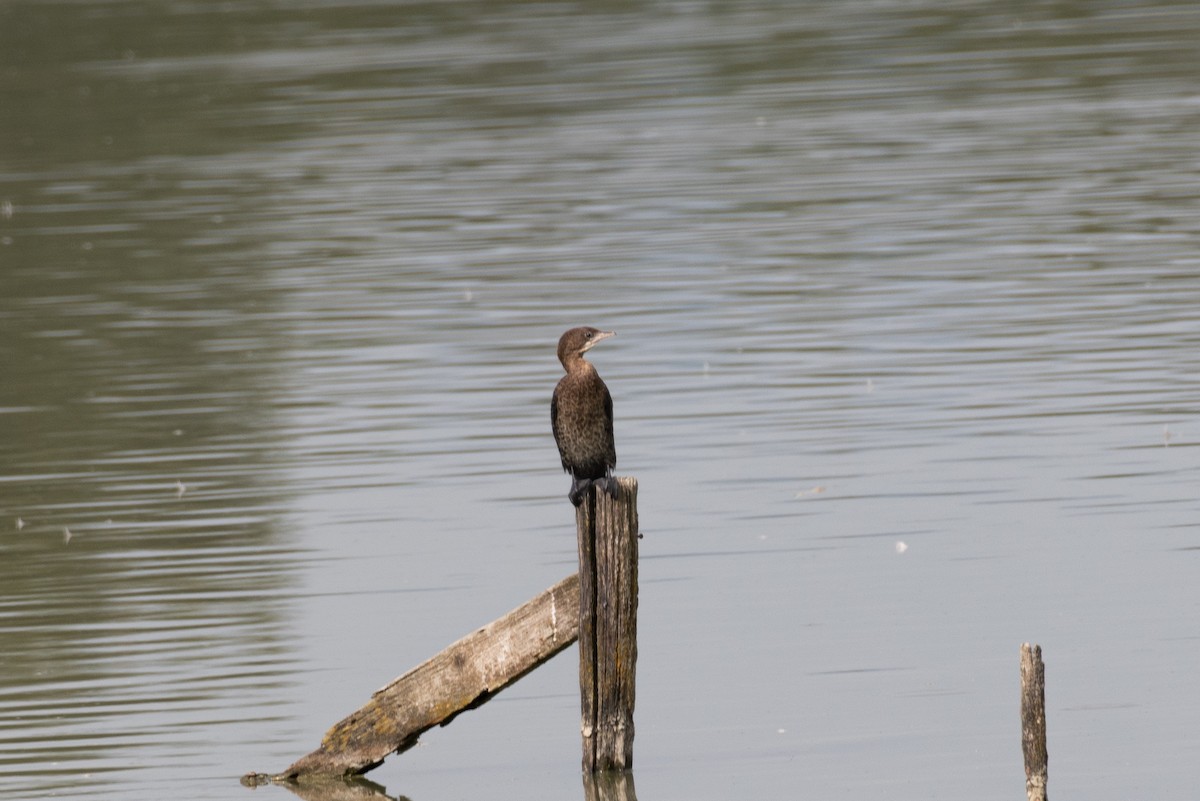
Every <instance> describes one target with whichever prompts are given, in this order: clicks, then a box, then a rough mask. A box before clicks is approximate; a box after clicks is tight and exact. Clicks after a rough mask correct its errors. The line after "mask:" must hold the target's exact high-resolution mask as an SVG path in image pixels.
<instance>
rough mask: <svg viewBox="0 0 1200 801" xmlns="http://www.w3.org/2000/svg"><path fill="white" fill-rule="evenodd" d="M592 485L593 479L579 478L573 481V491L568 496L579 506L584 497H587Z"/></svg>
mask: <svg viewBox="0 0 1200 801" xmlns="http://www.w3.org/2000/svg"><path fill="white" fill-rule="evenodd" d="M591 486H592V480H591V479H589V478H577V479H575V480H574V481H572V482H571V491H570V492H568V493H567V497H568V498H570V499H571V505H572V506H579V505H580V504H582V503H583V499H584V498H586V497H587V494H588V489H590V488H591Z"/></svg>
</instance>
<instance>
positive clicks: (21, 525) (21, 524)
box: [17, 517, 25, 531]
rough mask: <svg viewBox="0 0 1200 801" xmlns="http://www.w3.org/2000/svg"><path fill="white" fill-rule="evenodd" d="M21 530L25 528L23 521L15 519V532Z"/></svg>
mask: <svg viewBox="0 0 1200 801" xmlns="http://www.w3.org/2000/svg"><path fill="white" fill-rule="evenodd" d="M23 528H25V521H24V520H22V519H21V518H19V517H18V518H17V531H20V530H21V529H23Z"/></svg>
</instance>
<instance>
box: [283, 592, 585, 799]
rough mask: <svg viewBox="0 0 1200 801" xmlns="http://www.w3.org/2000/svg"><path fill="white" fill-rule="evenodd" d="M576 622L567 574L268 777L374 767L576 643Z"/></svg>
mask: <svg viewBox="0 0 1200 801" xmlns="http://www.w3.org/2000/svg"><path fill="white" fill-rule="evenodd" d="M578 623H579V576H577V575H572V576H568V577H567V578H565V579H563V580H562V581H560V582H559V583H558V584H555V585H554V586H553V587H551V588H550V589H548V590H546V591H545V592H542V593H541V594H539V595H538V596H537V597H536V598H533V599H532V600H530V601H528V602H526V603H524V604H522V605H521V606H519V607H517V608H516V609H514V610H512V611H511V612H509V613H508V614H507V615H505V616H504V617H502V618H500V619H498V620H495V621H493V622H492V623H489V624H488V625H486V626H484V627H483V628H481V629H478V630H477V631H474V632H472V633H471V634H468V635H467V636H466V637H463V638H462V639H461V640H459V641H458V642H456V643H454V644H453V645H451V646H450V647H448V648H446V649H445V650H444V651H442V652H441V653H439V654H438V655H437V656H435V657H433V658H432V659H430V660H429V661H427V662H425V663H423V664H421V665H418V666H417V667H415V668H413V669H412V670H410V671H408V672H407V673H405V674H404V675H402V676H400V677H398V678H396V679H393V680H392V681H391V682H390V683H389V684H388V685H387V686H385V687H383V688H382V689H380V690H377V691H376V692H375V694H374V695H373V696H372V697H371V700H370V701H368V702H367V703H366V704H365V705H364V706H363V707H362V708H361V709H359V710H358V711H356V712H354V713H353V714H351V715H349V716H348V717H346V718H345V719H343V720H341V721H339V722H338V723H337V724H335V725H334V726H333V727H332V728H331V729H330V730H329V731H328V732H326V734H325V737H324V739H323V740H322V741H321V746H320V748H318V749H317V750H316V751H313V752H312V753H311V754H308V755H306V756H304V757H302V758H300V759H299V760H297V761H296V762H295V763H293V764H292V765H291V766H290V767H288V768H287V770H285V771H284V772H283V773H281V774H279V775H278V776H275V777H273V778H274V779H276V780H283V781H294V780H297V779H299V778H300V777H303V776H312V775H338V776H351V775H357V774H361V773H365V772H367V771H369V770H371V769H372V768H374V767H377V766H378V765H379V764H380V763H382V762H383V760H384V758H385V757H386V756H388V755H389V754H392V753H402V752H404V751H406V750H408V749H409V748H411V747H412V746H414V745H415V744H416V742H417V738H418V737H419V736H420V735H421V734H422V733H423V732H425V731H427V730H428V729H430V728H432V727H434V726H439V725H440V726H445V725H446V724H448V723H449V722H450V721H451V720H453V719H454V718H455V716H457V715H458V714H459V713H461V712H463V711H465V710H468V709H474V708H475V707H478V706H480V705H482V704H484V703H486V702H487V701H488V700H489V699H491V698H492V697H493V696H495V694H496V693H498V692H500V691H501V690H503V689H504V688H505V687H507V686H508V685H510V684H512V683H513V682H514V681H516V680H517V679H519V678H521V677H522V676H524V675H525V674H526V673H528V672H529V671H531V670H533V669H534V668H535V667H537V666H538V665H540V664H542V663H543V662H545V661H546V660H548V659H550V658H551V657H552V656H554V655H555V654H557V653H558V652H560V651H562V650H563V649H564V648H566V647H567V646H568V645H570V644H571V643H573V642H575V638H576V636H577V635H578Z"/></svg>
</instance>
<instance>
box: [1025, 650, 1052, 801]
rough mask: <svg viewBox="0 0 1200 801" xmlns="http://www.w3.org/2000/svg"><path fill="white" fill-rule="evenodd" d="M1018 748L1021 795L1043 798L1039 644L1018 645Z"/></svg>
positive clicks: (1043, 685)
mask: <svg viewBox="0 0 1200 801" xmlns="http://www.w3.org/2000/svg"><path fill="white" fill-rule="evenodd" d="M1021 750H1022V751H1023V752H1024V754H1025V795H1026V796H1028V801H1046V772H1047V770H1046V769H1047V763H1048V762H1049V756H1048V755H1047V753H1046V666H1045V665H1044V664H1042V647H1041V646H1040V645H1034V646H1032V647H1030V645H1029V643H1025V644H1023V645H1022V646H1021Z"/></svg>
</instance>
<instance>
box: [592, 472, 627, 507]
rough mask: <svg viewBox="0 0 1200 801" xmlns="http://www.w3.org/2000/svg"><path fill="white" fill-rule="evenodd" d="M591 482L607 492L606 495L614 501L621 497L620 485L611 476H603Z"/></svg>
mask: <svg viewBox="0 0 1200 801" xmlns="http://www.w3.org/2000/svg"><path fill="white" fill-rule="evenodd" d="M592 483H593V484H595V485H596V486H597V487H599V488H600V489H602V490H604V491H605V492H607V493H608V496H609V497H610V498H612V499H613V500H614V501H615V500H617V499H618V498H620V497H621V485H620V484H618V483H617V480H616V479H615V478H613V477H612V476H605V477H604V478H598V479H596V480H595V481H593V482H592Z"/></svg>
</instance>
